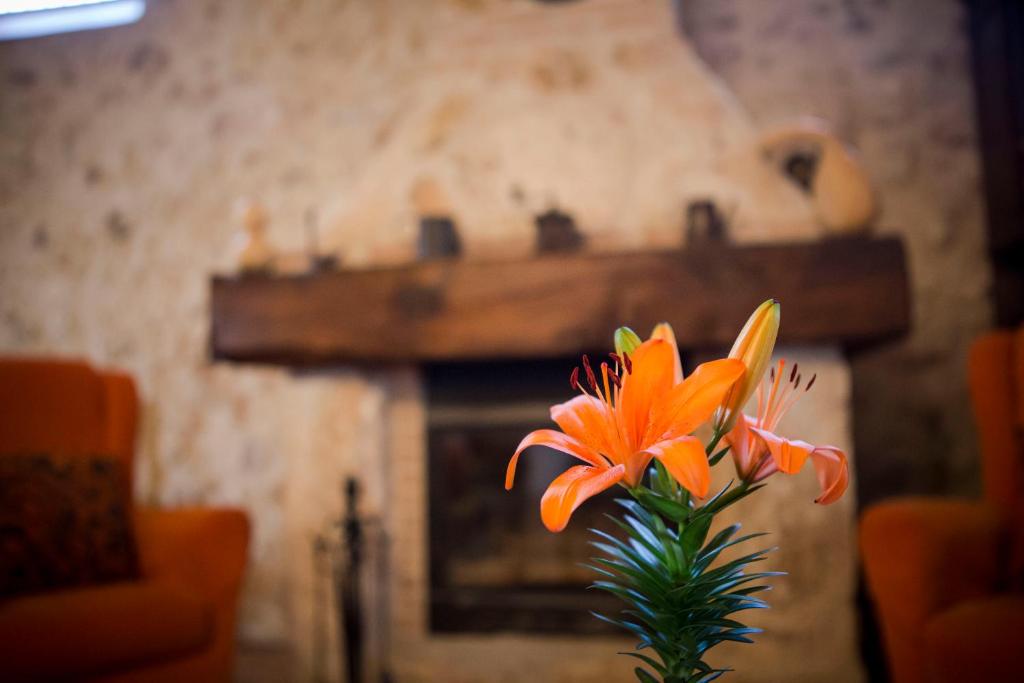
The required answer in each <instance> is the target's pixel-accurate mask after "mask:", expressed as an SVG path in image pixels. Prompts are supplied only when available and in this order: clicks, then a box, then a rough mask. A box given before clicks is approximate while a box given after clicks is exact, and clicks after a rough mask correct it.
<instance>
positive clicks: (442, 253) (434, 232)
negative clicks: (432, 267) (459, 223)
mask: <svg viewBox="0 0 1024 683" xmlns="http://www.w3.org/2000/svg"><path fill="white" fill-rule="evenodd" d="M461 253H462V243H461V242H460V241H459V233H458V231H457V230H456V229H455V221H453V220H452V219H451V218H448V217H447V216H422V217H421V218H420V241H419V245H418V249H417V255H418V256H419V258H420V260H421V261H429V260H431V259H439V258H454V257H456V256H458V255H459V254H461Z"/></svg>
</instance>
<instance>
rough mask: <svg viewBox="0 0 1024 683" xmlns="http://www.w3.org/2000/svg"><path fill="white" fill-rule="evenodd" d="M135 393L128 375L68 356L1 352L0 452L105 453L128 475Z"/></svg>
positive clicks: (7, 453) (135, 405) (131, 451)
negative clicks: (3, 354) (20, 355)
mask: <svg viewBox="0 0 1024 683" xmlns="http://www.w3.org/2000/svg"><path fill="white" fill-rule="evenodd" d="M137 418H138V398H137V395H136V393H135V383H134V382H133V381H132V379H131V377H129V376H128V375H124V374H121V373H117V372H103V371H96V370H94V369H92V368H91V367H90V366H89V365H87V364H85V363H82V362H76V361H67V360H52V359H42V358H11V357H7V358H3V357H0V457H2V456H4V455H9V454H25V453H47V454H51V453H52V454H59V455H62V456H84V455H107V456H112V457H115V458H117V459H119V460H120V461H122V462H123V463H124V465H125V474H126V480H127V481H128V482H129V486H130V485H131V481H132V461H133V458H134V454H135V429H136V421H137Z"/></svg>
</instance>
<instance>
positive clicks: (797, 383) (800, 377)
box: [793, 375, 804, 390]
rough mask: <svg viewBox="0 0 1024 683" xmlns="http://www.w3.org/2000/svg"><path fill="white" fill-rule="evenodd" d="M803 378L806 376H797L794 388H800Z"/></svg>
mask: <svg viewBox="0 0 1024 683" xmlns="http://www.w3.org/2000/svg"><path fill="white" fill-rule="evenodd" d="M803 378H804V376H803V375H797V376H796V382H794V383H793V389H794V390H795V389H799V388H800V380H802V379H803Z"/></svg>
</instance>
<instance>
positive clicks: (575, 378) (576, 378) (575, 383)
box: [569, 367, 581, 391]
mask: <svg viewBox="0 0 1024 683" xmlns="http://www.w3.org/2000/svg"><path fill="white" fill-rule="evenodd" d="M569 386H570V387H572V388H573V389H575V390H576V391H580V390H581V388H580V369H579V367H575V368H573V369H572V374H570V375H569Z"/></svg>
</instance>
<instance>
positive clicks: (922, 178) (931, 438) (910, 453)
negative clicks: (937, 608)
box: [684, 0, 992, 502]
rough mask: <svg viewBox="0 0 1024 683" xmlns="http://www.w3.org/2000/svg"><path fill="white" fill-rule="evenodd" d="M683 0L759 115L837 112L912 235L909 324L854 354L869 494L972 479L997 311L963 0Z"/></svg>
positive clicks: (886, 205)
mask: <svg viewBox="0 0 1024 683" xmlns="http://www.w3.org/2000/svg"><path fill="white" fill-rule="evenodd" d="M685 4H686V6H687V14H686V15H684V16H686V17H687V18H688V20H689V21H688V30H689V32H690V33H691V34H692V37H693V40H694V43H695V45H696V47H697V50H698V52H699V53H700V54H701V56H702V57H703V59H704V60H705V61H706V62H707V63H708V64H709V65H710V66H711V68H712V69H713V70H714V71H715V72H716V73H718V74H719V75H720V76H721V77H722V78H723V79H724V80H725V81H726V82H727V83H728V84H729V86H730V88H731V89H732V91H733V92H734V93H735V95H736V97H737V98H738V99H739V100H740V102H741V103H742V104H743V106H744V107H745V108H746V110H747V111H748V112H749V113H750V115H751V116H752V117H753V119H754V120H755V121H756V125H758V126H760V127H767V126H773V125H776V124H779V123H784V122H786V121H789V120H792V119H793V118H795V117H798V116H802V115H807V114H810V115H817V116H821V117H823V118H825V119H826V120H828V121H830V122H832V124H833V125H834V126H835V128H836V130H837V131H838V132H839V134H840V136H841V137H842V138H843V139H845V140H848V141H849V142H851V143H853V144H854V145H855V146H857V147H858V148H859V150H860V152H861V154H862V158H863V161H864V164H865V165H866V167H867V169H868V171H869V173H870V174H871V176H872V178H873V180H874V182H875V183H876V185H877V186H878V188H879V190H880V196H881V202H882V220H881V222H880V230H879V232H881V233H885V234H896V235H900V236H901V237H903V239H904V241H905V243H906V246H907V249H908V255H909V261H910V275H911V290H912V296H913V331H912V333H911V335H910V336H909V338H907V339H906V340H905V341H902V342H899V343H897V344H894V345H891V346H888V347H886V348H884V349H881V350H877V351H871V352H868V353H864V354H860V355H857V356H854V358H853V372H854V375H853V380H854V382H853V395H854V409H855V413H856V416H857V421H856V423H855V430H856V431H855V441H856V444H857V449H858V453H859V455H860V458H859V465H858V467H859V474H860V482H861V484H860V486H861V489H860V490H861V494H862V502H868V501H871V500H876V499H878V498H880V497H884V496H887V495H893V494H897V493H905V492H908V491H917V492H930V493H936V492H943V491H952V492H956V493H971V492H974V491H976V490H977V486H978V483H977V482H978V460H977V457H978V456H977V446H976V441H975V435H974V431H973V427H972V425H971V418H970V413H969V407H968V403H967V395H966V387H965V381H966V379H965V377H966V372H965V363H966V354H967V348H968V345H969V344H970V341H971V339H972V338H973V337H974V336H975V335H976V334H977V333H978V332H979V331H982V330H984V329H986V328H987V327H988V326H989V325H990V324H991V316H992V313H991V304H990V301H989V288H990V286H991V282H990V280H991V273H990V269H989V265H988V260H987V257H986V255H985V231H984V223H983V221H984V205H983V199H982V194H981V189H980V167H979V157H978V151H977V135H976V131H975V123H974V118H973V117H974V112H973V93H972V90H971V88H972V86H971V79H970V74H969V68H970V65H969V52H968V44H967V35H966V30H965V22H966V14H965V11H964V8H963V6H962V3H959V2H955V1H954V0H842V1H840V0H828V1H823V0H785V1H784V2H762V0H689V1H687V2H686V3H685ZM894 415H899V416H900V419H893V416H894Z"/></svg>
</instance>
